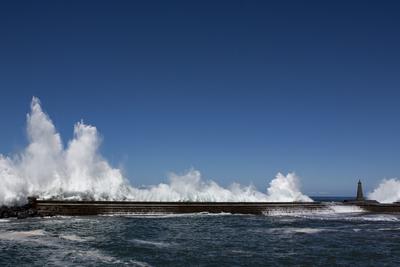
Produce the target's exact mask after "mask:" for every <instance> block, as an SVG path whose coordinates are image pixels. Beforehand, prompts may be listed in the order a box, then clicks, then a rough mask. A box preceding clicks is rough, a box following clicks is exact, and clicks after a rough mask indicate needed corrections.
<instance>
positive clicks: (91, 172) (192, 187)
mask: <svg viewBox="0 0 400 267" xmlns="http://www.w3.org/2000/svg"><path fill="white" fill-rule="evenodd" d="M27 134H28V138H29V145H28V146H27V147H26V148H25V150H24V151H22V152H21V153H19V154H17V155H12V156H4V155H1V154H0V181H1V186H0V205H3V204H5V205H11V204H16V203H24V202H25V201H26V198H27V196H31V195H37V196H39V197H40V198H45V199H46V198H62V199H95V200H143V201H312V200H311V199H310V198H309V197H307V196H305V195H303V194H302V193H301V192H300V189H299V180H298V177H297V176H296V175H295V174H294V173H289V174H288V175H286V176H285V175H283V174H281V173H278V174H277V175H276V177H275V178H274V179H273V180H272V181H271V182H270V185H269V188H268V189H267V193H262V192H259V191H257V190H256V188H254V187H253V186H251V185H250V186H241V185H239V184H236V183H234V184H232V185H231V186H229V187H228V188H224V187H221V186H219V185H218V184H217V183H216V182H214V181H212V180H203V179H202V177H201V174H200V172H199V171H197V170H190V171H188V172H187V173H186V174H183V175H177V174H174V173H172V174H171V175H170V176H169V181H170V182H169V184H164V183H161V184H159V185H155V186H150V187H148V188H147V189H138V188H135V187H132V186H131V185H130V184H129V182H128V180H127V179H126V178H125V177H123V175H122V173H121V171H120V170H119V169H117V168H113V167H112V166H110V164H109V163H108V162H107V161H106V160H105V159H104V158H103V157H102V156H101V155H100V154H99V152H98V148H99V145H100V138H99V135H98V132H97V129H96V127H94V126H91V125H86V124H84V123H83V122H78V123H76V124H75V126H74V137H73V139H72V140H70V141H69V142H68V143H67V145H66V146H65V147H64V145H63V143H62V140H61V137H60V135H59V133H58V132H57V131H56V128H55V126H54V124H53V122H52V121H51V119H50V118H49V116H48V115H47V114H46V113H44V112H43V111H42V108H41V105H40V101H39V99H37V98H35V97H34V98H33V99H32V103H31V112H30V114H28V115H27Z"/></svg>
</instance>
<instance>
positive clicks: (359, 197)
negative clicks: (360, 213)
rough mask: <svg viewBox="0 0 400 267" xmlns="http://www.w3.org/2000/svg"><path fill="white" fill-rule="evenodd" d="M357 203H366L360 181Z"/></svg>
mask: <svg viewBox="0 0 400 267" xmlns="http://www.w3.org/2000/svg"><path fill="white" fill-rule="evenodd" d="M356 201H365V199H364V194H363V190H362V184H361V180H358V185H357V198H356Z"/></svg>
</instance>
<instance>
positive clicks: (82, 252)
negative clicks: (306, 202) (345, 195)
mask: <svg viewBox="0 0 400 267" xmlns="http://www.w3.org/2000/svg"><path fill="white" fill-rule="evenodd" d="M18 264H26V265H29V266H43V265H50V266H75V265H79V266H81V265H85V266H108V265H129V266H268V265H274V266H287V265H298V266H315V265H319V266H332V265H346V266H347V265H357V266H399V265H400V215H391V214H365V213H361V212H348V211H347V212H345V213H340V212H331V213H324V214H307V213H303V214H301V213H300V214H295V215H291V216H287V215H283V214H276V215H274V216H245V215H226V214H220V215H210V214H191V215H152V216H150V215H136V216H97V217H57V218H32V219H27V220H16V219H2V220H0V266H15V265H18Z"/></svg>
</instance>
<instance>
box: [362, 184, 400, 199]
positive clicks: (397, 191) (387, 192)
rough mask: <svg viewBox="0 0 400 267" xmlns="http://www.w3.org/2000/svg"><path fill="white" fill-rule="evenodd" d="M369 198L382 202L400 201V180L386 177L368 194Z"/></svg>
mask: <svg viewBox="0 0 400 267" xmlns="http://www.w3.org/2000/svg"><path fill="white" fill-rule="evenodd" d="M368 198H369V199H374V200H377V201H379V202H381V203H393V202H396V201H400V180H399V179H394V178H393V179H384V180H383V181H382V182H381V183H380V184H379V186H378V187H377V188H375V189H374V191H372V192H371V193H369V194H368Z"/></svg>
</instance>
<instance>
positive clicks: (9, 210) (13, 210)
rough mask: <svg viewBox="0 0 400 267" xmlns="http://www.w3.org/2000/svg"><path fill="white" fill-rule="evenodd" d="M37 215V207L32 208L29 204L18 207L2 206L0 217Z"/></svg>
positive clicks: (20, 217) (19, 217)
mask: <svg viewBox="0 0 400 267" xmlns="http://www.w3.org/2000/svg"><path fill="white" fill-rule="evenodd" d="M36 216H38V213H37V211H36V209H34V208H32V206H31V205H29V204H27V205H24V206H18V207H6V206H2V207H0V218H11V217H15V218H18V219H25V218H28V217H36Z"/></svg>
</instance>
